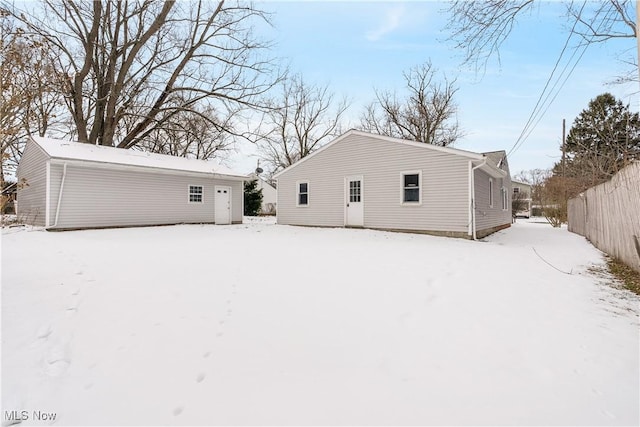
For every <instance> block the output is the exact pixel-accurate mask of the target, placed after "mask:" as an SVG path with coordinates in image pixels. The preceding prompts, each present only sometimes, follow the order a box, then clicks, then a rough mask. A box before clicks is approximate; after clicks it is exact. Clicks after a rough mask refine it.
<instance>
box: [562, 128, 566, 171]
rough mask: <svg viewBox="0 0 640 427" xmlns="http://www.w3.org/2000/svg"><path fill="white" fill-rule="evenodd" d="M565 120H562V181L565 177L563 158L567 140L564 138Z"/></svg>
mask: <svg viewBox="0 0 640 427" xmlns="http://www.w3.org/2000/svg"><path fill="white" fill-rule="evenodd" d="M565 129H566V120H565V119H562V178H563V179H564V177H565V166H564V164H565V158H566V153H567V148H566V146H567V138H566V135H565V134H566V132H565Z"/></svg>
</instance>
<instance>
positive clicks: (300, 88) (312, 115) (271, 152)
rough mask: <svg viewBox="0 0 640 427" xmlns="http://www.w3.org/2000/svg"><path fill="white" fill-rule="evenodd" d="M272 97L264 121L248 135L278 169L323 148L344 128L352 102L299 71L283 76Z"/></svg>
mask: <svg viewBox="0 0 640 427" xmlns="http://www.w3.org/2000/svg"><path fill="white" fill-rule="evenodd" d="M278 89H279V93H278V94H277V95H275V96H274V97H272V98H271V99H270V100H269V101H268V103H267V104H268V106H269V108H268V109H267V110H266V111H265V113H264V114H263V115H262V117H261V119H260V124H259V125H258V126H257V127H255V129H253V130H252V131H251V132H248V133H247V135H246V138H247V139H249V140H250V141H252V142H254V143H256V144H257V145H258V148H259V150H260V152H261V154H262V157H263V158H264V160H265V161H266V162H267V163H268V164H269V165H270V166H271V168H272V169H273V170H272V171H273V172H275V171H277V170H280V169H284V168H286V167H287V166H290V165H292V164H294V163H295V162H297V161H298V160H300V159H302V158H304V157H306V156H308V155H309V154H311V153H312V152H313V151H315V150H316V149H318V148H320V147H321V146H322V145H323V143H325V142H326V141H327V140H328V139H330V138H331V137H334V136H336V135H338V134H339V133H340V132H341V119H342V117H343V115H344V113H345V111H346V110H347V108H348V106H349V103H348V101H347V100H346V99H341V100H336V99H335V96H334V94H333V93H331V92H330V91H329V88H328V86H319V85H313V84H309V83H306V82H305V81H304V80H303V79H302V77H301V76H299V75H295V76H293V77H290V78H288V79H285V80H283V81H282V82H281V83H280V85H279V86H278Z"/></svg>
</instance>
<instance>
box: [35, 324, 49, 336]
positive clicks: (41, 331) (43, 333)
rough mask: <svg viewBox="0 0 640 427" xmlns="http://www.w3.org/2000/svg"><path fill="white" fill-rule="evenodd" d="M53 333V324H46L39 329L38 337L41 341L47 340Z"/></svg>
mask: <svg viewBox="0 0 640 427" xmlns="http://www.w3.org/2000/svg"><path fill="white" fill-rule="evenodd" d="M52 333H53V328H52V327H51V324H49V323H45V324H44V325H42V326H40V328H38V331H37V332H36V337H38V338H39V339H47V338H48V337H49V335H51V334H52Z"/></svg>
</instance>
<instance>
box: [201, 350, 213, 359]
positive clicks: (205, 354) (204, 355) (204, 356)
mask: <svg viewBox="0 0 640 427" xmlns="http://www.w3.org/2000/svg"><path fill="white" fill-rule="evenodd" d="M209 356H211V352H210V351H207V352H206V353H204V354H203V355H202V357H203V358H205V359H206V358H207V357H209Z"/></svg>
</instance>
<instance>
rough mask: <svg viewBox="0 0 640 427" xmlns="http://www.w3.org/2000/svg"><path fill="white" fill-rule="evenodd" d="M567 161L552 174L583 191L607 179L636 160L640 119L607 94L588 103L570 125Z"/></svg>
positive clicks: (638, 149) (638, 152)
mask: <svg viewBox="0 0 640 427" xmlns="http://www.w3.org/2000/svg"><path fill="white" fill-rule="evenodd" d="M566 153H567V160H566V163H565V166H564V171H563V170H562V164H561V163H560V164H558V165H556V167H555V168H554V174H556V175H562V174H563V172H564V176H565V177H567V178H572V179H575V180H577V181H579V182H580V183H581V184H582V185H581V186H584V188H588V187H591V186H593V185H596V184H599V183H601V182H603V181H606V180H608V179H609V178H611V176H613V175H614V174H615V173H616V172H618V171H619V170H620V169H622V168H623V167H624V166H626V165H628V164H629V163H630V162H631V161H632V160H635V159H640V118H639V116H638V113H632V112H630V111H629V106H628V105H624V104H623V103H622V101H620V100H617V99H616V98H615V97H614V96H613V95H611V94H610V93H604V94H602V95H599V96H598V97H596V98H595V99H592V100H591V102H589V107H588V108H586V109H585V110H583V111H582V112H581V113H580V115H579V116H578V117H577V118H576V119H575V121H574V122H573V126H572V128H571V130H570V131H569V135H568V136H567V142H566Z"/></svg>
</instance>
